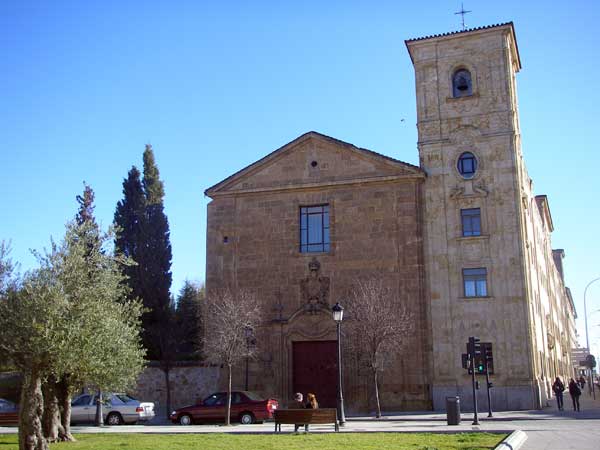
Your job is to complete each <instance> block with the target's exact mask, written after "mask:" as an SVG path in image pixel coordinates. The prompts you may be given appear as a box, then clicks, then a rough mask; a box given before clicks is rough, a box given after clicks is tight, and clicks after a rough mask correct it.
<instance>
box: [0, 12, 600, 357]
mask: <svg viewBox="0 0 600 450" xmlns="http://www.w3.org/2000/svg"><path fill="white" fill-rule="evenodd" d="M459 9H460V2H458V1H422V2H398V1H381V2H366V1H364V2H359V1H353V0H344V1H338V0H334V1H329V2H322V1H321V2H318V1H312V0H306V1H303V2H294V3H289V2H268V1H260V0H256V1H253V2H241V1H240V2H236V1H223V2H199V1H170V2H153V1H151V0H146V1H143V2H142V1H140V2H136V1H128V2H117V1H102V2H93V1H86V2H75V1H73V2H61V1H52V2H48V1H39V2H31V1H26V0H18V1H10V0H4V1H3V2H1V3H0V55H1V56H2V57H1V58H0V171H1V172H0V173H1V176H0V207H1V211H2V220H1V221H0V239H6V240H11V241H12V247H13V252H12V255H13V258H14V259H15V260H17V261H19V262H20V263H21V264H22V269H24V270H26V269H28V268H30V267H32V265H33V264H34V258H33V257H32V256H31V255H30V253H29V249H32V248H33V249H41V248H43V247H44V246H48V244H49V240H50V236H53V237H54V238H56V239H59V238H60V237H61V236H62V234H63V232H64V224H65V222H66V221H67V220H69V219H70V218H72V217H73V216H74V214H75V211H76V206H77V205H76V202H75V196H76V195H77V194H79V193H80V192H81V191H82V188H83V185H82V182H83V180H85V181H87V182H88V183H89V184H90V185H91V186H92V187H93V189H94V190H95V192H96V215H97V217H98V220H99V221H100V222H101V223H102V224H103V225H104V226H107V225H109V224H110V223H111V222H112V218H113V214H114V209H115V205H116V203H117V201H118V200H119V199H121V197H122V194H121V183H122V180H123V178H124V177H125V176H126V174H127V171H128V170H129V168H130V167H131V165H133V164H135V165H137V166H138V167H141V163H142V161H141V160H142V152H143V150H144V145H145V144H146V143H151V144H152V145H153V147H154V150H155V155H156V160H157V163H158V165H159V168H160V172H161V177H162V179H163V180H164V183H165V191H166V197H165V209H166V213H167V215H168V217H169V221H170V225H171V240H172V245H173V280H174V283H173V292H177V291H178V290H179V289H180V287H181V285H182V283H183V280H184V279H186V278H189V279H192V280H202V279H203V278H204V267H205V258H206V255H205V236H206V226H205V223H206V204H207V199H206V198H205V197H204V195H203V192H204V190H205V189H206V188H207V187H209V186H211V185H213V184H215V183H216V182H218V181H220V180H222V179H223V178H225V177H226V176H228V175H230V174H231V173H233V172H235V171H237V170H239V169H240V168H242V167H244V166H246V165H248V164H250V163H252V162H253V161H255V160H257V159H259V158H261V157H262V156H264V155H265V154H266V153H268V152H271V151H272V150H274V149H275V148H278V147H280V146H281V145H283V144H285V143H286V142H288V141H290V140H292V139H294V138H295V137H297V136H299V135H301V134H302V133H304V132H306V131H309V130H315V131H319V132H321V133H324V134H327V135H330V136H333V137H336V138H338V139H342V140H344V141H347V142H351V143H353V144H355V145H358V146H361V147H366V148H369V149H372V150H375V151H378V152H381V153H384V154H386V155H389V156H392V157H395V158H398V159H401V160H404V161H406V162H409V163H413V164H417V163H418V155H417V149H416V141H417V131H416V127H415V122H416V114H415V98H414V76H413V70H412V66H411V62H410V58H409V56H408V54H407V52H406V48H405V45H404V40H405V39H408V38H413V37H419V36H425V35H429V34H436V33H443V32H448V31H455V30H458V29H460V16H457V15H455V14H454V12H455V11H458V10H459ZM465 9H467V10H472V11H473V12H472V13H470V14H468V15H467V16H466V23H467V26H469V27H474V26H482V25H489V24H494V23H501V22H506V21H511V20H512V21H514V23H515V28H516V34H517V40H518V43H519V50H520V53H521V60H522V63H523V69H522V71H521V72H520V73H519V74H518V78H517V79H518V90H519V101H520V114H521V125H522V134H523V150H524V155H525V159H526V162H527V165H528V169H529V173H530V176H531V177H532V178H533V180H534V183H535V191H536V193H537V194H547V195H548V197H549V201H550V208H551V211H552V216H553V220H554V225H555V228H556V230H555V232H554V234H553V237H552V240H553V247H554V248H564V249H565V252H566V259H565V264H566V279H567V285H568V286H570V287H571V289H572V291H573V294H574V297H575V301H576V306H577V309H578V312H579V316H580V317H581V318H582V317H583V290H584V287H585V285H586V284H587V282H588V281H590V280H592V279H593V278H595V277H599V276H600V264H599V258H600V244H599V242H598V235H597V233H598V229H599V227H598V223H599V211H598V198H600V189H599V183H598V166H599V164H600V156H598V149H597V148H595V147H596V146H597V144H594V142H595V139H594V137H595V132H594V130H595V127H597V126H598V113H597V107H598V105H600V92H599V90H598V86H599V83H598V68H599V65H598V61H599V58H598V57H599V51H598V48H600V27H598V22H599V19H600V17H599V7H598V6H597V4H596V3H595V2H592V1H571V2H569V3H568V4H566V3H562V2H560V3H559V2H556V3H552V2H550V3H549V2H542V1H528V2H523V1H503V2H483V1H468V2H466V3H465ZM402 119H404V120H402ZM598 309H600V282H598V283H596V284H594V285H592V286H591V287H590V289H589V290H588V312H589V314H590V316H589V317H590V335H591V338H592V342H594V343H595V346H596V353H598V352H599V351H600V327H599V325H600V312H598V313H592V312H593V311H596V310H598ZM579 329H580V334H581V336H582V337H584V331H583V323H582V321H581V326H580V328H579ZM582 342H584V340H582Z"/></svg>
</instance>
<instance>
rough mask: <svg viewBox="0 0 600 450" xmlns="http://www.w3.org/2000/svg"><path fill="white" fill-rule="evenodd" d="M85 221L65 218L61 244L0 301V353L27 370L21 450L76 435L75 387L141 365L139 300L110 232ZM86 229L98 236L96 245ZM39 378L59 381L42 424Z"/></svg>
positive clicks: (102, 384)
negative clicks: (132, 298) (96, 229)
mask: <svg viewBox="0 0 600 450" xmlns="http://www.w3.org/2000/svg"><path fill="white" fill-rule="evenodd" d="M86 227H90V224H89V223H83V224H77V223H70V224H68V225H67V231H66V235H65V238H64V240H63V241H62V242H61V244H60V245H56V244H54V243H52V246H51V250H50V251H49V252H46V254H45V255H43V256H42V255H39V254H38V261H39V268H37V269H36V270H34V271H32V272H30V273H28V274H27V275H26V276H25V277H24V279H23V280H22V282H21V284H20V286H19V287H18V289H13V290H11V291H9V292H8V293H7V294H5V295H3V297H2V301H1V302H0V329H2V330H3V332H2V333H1V334H0V353H1V354H2V355H6V357H8V358H10V360H11V361H13V363H14V365H15V366H16V367H17V368H18V369H19V370H20V371H21V372H22V373H23V377H24V383H23V389H22V395H21V412H20V417H19V448H20V450H25V449H27V450H29V449H36V450H37V449H45V448H47V442H48V440H51V441H52V440H56V439H62V440H72V436H71V434H70V413H71V395H72V393H73V391H74V390H75V389H77V388H79V387H81V386H82V385H84V384H87V385H93V386H97V387H98V388H100V389H124V388H126V387H127V386H129V385H131V384H132V383H133V382H134V381H135V378H136V377H137V375H138V373H139V372H140V371H141V369H142V367H143V363H144V350H143V348H142V346H141V340H140V337H139V333H140V315H141V305H140V304H139V302H137V301H130V300H128V299H127V294H128V291H127V289H128V288H127V287H126V284H125V283H124V282H123V281H124V280H123V276H122V275H121V272H120V269H119V265H118V264H119V261H118V257H115V256H113V254H112V252H111V251H109V250H108V249H107V248H105V244H107V243H108V242H111V241H112V237H111V236H110V234H105V233H93V232H90V230H89V228H86ZM82 236H93V237H94V239H93V241H94V243H93V245H91V244H90V242H91V239H83V238H82ZM42 381H46V383H48V382H49V383H52V384H53V385H54V386H53V388H52V389H48V390H47V398H46V399H45V400H46V402H45V403H46V406H48V405H53V406H51V407H49V409H47V410H46V420H45V421H44V422H45V426H44V430H43V431H42V421H41V418H42V412H43V409H44V403H43V400H44V399H43V396H42V391H41V385H42ZM43 432H45V434H46V435H47V438H46V437H45V436H44V435H43V434H44V433H43Z"/></svg>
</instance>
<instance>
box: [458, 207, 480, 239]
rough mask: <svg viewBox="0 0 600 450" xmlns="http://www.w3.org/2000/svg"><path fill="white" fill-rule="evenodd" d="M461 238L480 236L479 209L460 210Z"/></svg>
mask: <svg viewBox="0 0 600 450" xmlns="http://www.w3.org/2000/svg"><path fill="white" fill-rule="evenodd" d="M460 217H461V221H462V235H463V236H481V210H480V209H479V208H469V209H461V210H460Z"/></svg>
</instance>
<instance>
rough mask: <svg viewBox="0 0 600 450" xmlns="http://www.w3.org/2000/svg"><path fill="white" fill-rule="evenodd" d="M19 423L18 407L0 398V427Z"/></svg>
mask: <svg viewBox="0 0 600 450" xmlns="http://www.w3.org/2000/svg"><path fill="white" fill-rule="evenodd" d="M18 423H19V407H18V406H17V405H16V404H14V403H13V402H11V401H8V400H4V399H3V398H0V426H3V425H5V426H13V425H17V424H18Z"/></svg>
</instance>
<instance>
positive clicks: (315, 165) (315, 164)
mask: <svg viewBox="0 0 600 450" xmlns="http://www.w3.org/2000/svg"><path fill="white" fill-rule="evenodd" d="M310 165H311V166H312V167H317V166H318V165H319V163H318V162H316V161H312V162H311V163H310Z"/></svg>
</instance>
